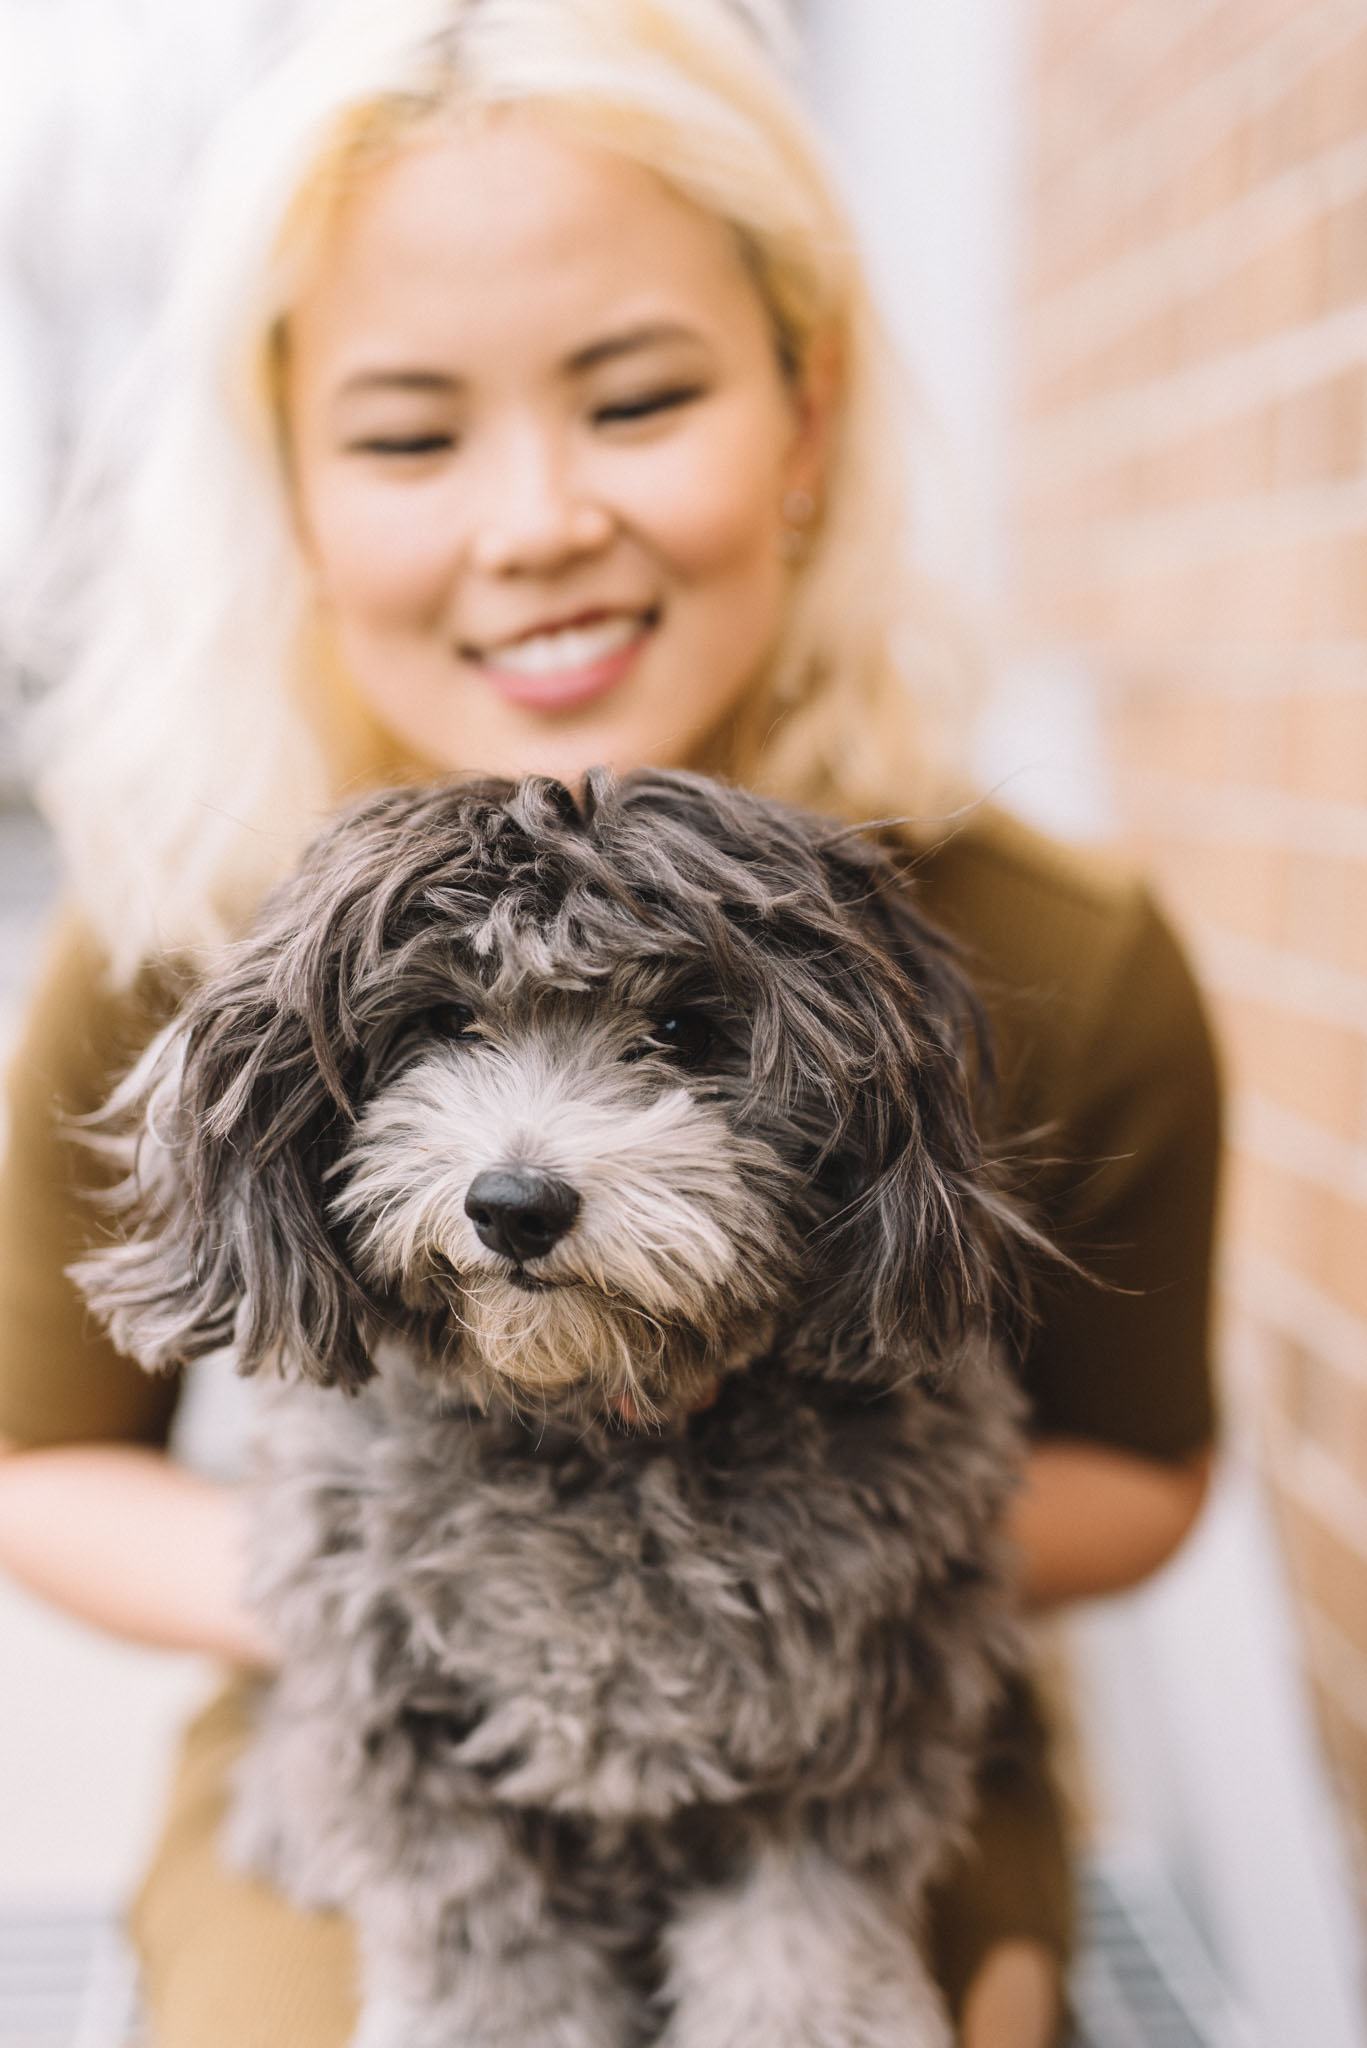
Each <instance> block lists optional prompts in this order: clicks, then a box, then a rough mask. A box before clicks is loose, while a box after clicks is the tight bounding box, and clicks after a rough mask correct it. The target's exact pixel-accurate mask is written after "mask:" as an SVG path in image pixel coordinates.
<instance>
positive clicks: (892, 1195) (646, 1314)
mask: <svg viewBox="0 0 1367 2048" xmlns="http://www.w3.org/2000/svg"><path fill="white" fill-rule="evenodd" d="M989 1064H990V1062H989V1054H988V1049H987V1044H986V1038H985V1034H984V1031H983V1028H982V1025H981V1019H980V1014H979V1010H978V1006H977V1004H976V1002H975V999H974V996H973V993H972V990H971V987H970V984H969V982H968V980H967V978H966V976H965V973H964V971H963V969H962V967H961V966H960V964H959V963H958V960H957V958H956V955H955V952H954V949H953V948H952V946H951V945H950V943H949V941H947V940H946V939H945V938H943V937H942V936H941V935H940V934H938V933H937V932H936V931H935V930H934V929H933V928H932V927H931V926H930V925H929V924H928V923H927V922H926V921H925V920H924V919H923V918H922V917H921V916H920V915H919V914H918V913H917V911H916V910H915V908H914V906H913V903H912V901H911V891H910V890H909V888H908V883H907V879H906V876H905V874H904V872H903V868H902V865H900V864H899V862H898V860H897V859H896V858H895V857H894V855H893V854H892V852H890V851H889V850H887V849H886V848H881V847H879V846H878V845H875V844H874V843H872V842H871V841H870V840H869V839H867V838H864V837H862V836H859V835H857V834H855V833H854V832H852V831H850V830H848V829H844V828H841V827H839V826H837V825H834V824H832V823H831V821H829V820H824V819H818V818H815V817H812V816H808V815H806V814H804V813H802V812H800V811H797V810H795V809H791V808H788V807H786V806H783V805H780V804H777V803H774V802H770V801H766V800H761V799H760V798H758V797H755V796H751V795H748V794H746V793H744V792H742V791H740V790H738V789H734V788H728V787H723V786H721V785H719V784H717V783H714V782H711V781H708V780H706V779H705V778H702V777H700V776H695V775H692V774H687V773H682V772H663V771H649V770H648V771H642V772H638V773H634V774H631V775H627V776H625V777H624V778H623V779H621V780H620V781H619V780H616V779H614V778H613V777H612V776H610V775H609V774H607V773H606V772H605V771H599V770H595V771H593V772H591V773H590V775H589V776H588V778H587V781H586V783H585V785H584V787H583V789H582V790H581V791H580V792H579V793H578V794H577V795H576V794H575V793H572V792H571V791H570V790H569V789H567V788H566V787H564V786H562V785H561V784H559V783H556V782H554V781H551V780H548V779H545V778H537V777H532V778H529V779H527V780H524V781H521V782H516V783H514V782H504V781H489V780H485V781H475V782H468V783H454V784H446V785H439V786H435V787H432V786H429V787H425V788H415V789H400V790H391V791H387V792H385V793H382V794H380V795H377V796H374V797H372V798H370V799H368V800H366V801H364V802H362V803H361V804H360V805H359V806H358V807H357V808H355V809H353V810H351V811H350V812H349V813H347V814H346V815H344V816H342V817H341V818H340V820H339V821H337V822H336V823H334V824H333V825H332V826H331V827H330V828H329V829H328V830H326V831H325V833H324V834H323V836H322V837H321V839H320V840H319V841H318V842H317V843H316V844H315V846H314V847H313V849H312V850H311V852H310V853H309V854H308V856H307V857H306V858H305V860H304V863H303V865H302V867H301V869H300V871H299V872H298V874H297V875H296V876H295V877H294V878H293V879H291V880H289V881H287V882H286V883H285V884H283V885H282V886H281V887H280V888H279V889H278V891H277V892H276V893H275V895H274V896H273V897H272V898H271V899H270V900H269V901H268V903H267V906H266V908H265V910H264V912H263V914H262V917H261V920H260V923H259V926H258V928H257V930H256V931H255V933H254V934H253V935H252V936H251V937H250V938H248V939H247V940H245V941H243V942H242V943H241V944H240V945H239V946H238V947H237V948H236V950H234V951H233V952H231V953H230V954H229V955H228V957H227V958H226V960H225V962H224V964H223V965H222V966H221V967H220V968H219V969H218V970H217V971H215V972H213V973H211V974H210V975H209V976H208V977H207V979H206V980H205V981H204V982H203V984H202V985H201V986H200V987H199V988H198V990H197V992H196V993H194V994H193V995H192V997H191V998H190V999H189V1001H188V1003H187V1005H186V1007H185V1008H184V1009H183V1011H182V1012H181V1014H180V1015H179V1016H178V1017H177V1019H176V1020H175V1022H174V1023H173V1024H172V1025H171V1026H170V1027H169V1028H168V1030H167V1031H166V1032H165V1033H164V1034H163V1035H162V1037H161V1038H160V1039H159V1040H158V1041H157V1042H156V1043H154V1044H153V1046H152V1047H151V1048H150V1049H149V1051H148V1053H147V1054H146V1056H145V1057H144V1059H143V1061H142V1062H141V1063H140V1065H139V1067H138V1068H137V1069H136V1070H135V1071H134V1073H133V1074H132V1076H131V1077H130V1078H129V1080H128V1081H127V1082H126V1083H125V1084H124V1086H123V1088H122V1089H121V1090H120V1091H119V1093H118V1094H117V1096H116V1097H115V1100H114V1103H113V1105H112V1108H111V1110H110V1112H109V1117H108V1120H107V1124H106V1128H107V1129H108V1130H112V1131H114V1132H115V1133H122V1135H121V1136H119V1137H117V1138H116V1139H112V1140H110V1141H109V1142H115V1143H117V1144H119V1145H121V1146H122V1148H123V1150H122V1156H123V1160H124V1167H125V1175H124V1179H123V1182H122V1185H121V1188H120V1190H119V1192H118V1193H117V1194H116V1196H115V1197H114V1205H115V1210H116V1228H115V1230H114V1231H113V1233H112V1236H111V1241H110V1242H108V1243H107V1244H105V1245H104V1246H103V1247H102V1248H101V1249H99V1250H98V1251H96V1252H95V1253H93V1254H92V1255H91V1256H90V1257H88V1258H87V1259H86V1260H85V1261H84V1262H83V1264H82V1266H81V1267H80V1268H79V1269H78V1277H79V1279H80V1281H81V1284H82V1285H83V1286H84V1287H85V1289H86V1291H87V1294H88V1297H89V1299H90V1302H91V1303H92V1305H93V1307H94V1308H95V1310H96V1311H97V1312H98V1314H99V1315H100V1316H101V1317H102V1318H103V1319H104V1320H105V1322H106V1323H107V1325H108V1327H109V1329H110V1330H111V1332H112V1334H113V1337H114V1338H115V1340H116V1341H117V1343H118V1344H119V1346H120V1347H121V1348H122V1349H123V1350H125V1351H128V1352H131V1353H132V1354H134V1355H135V1356H136V1357H138V1358H139V1359H140V1360H141V1361H142V1363H143V1364H144V1365H145V1366H147V1367H148V1368H149V1369H152V1370H157V1371H161V1370H168V1369H171V1368H175V1367H178V1366H181V1365H183V1364H185V1363H186V1362H187V1361H189V1360H192V1359H194V1358H196V1357H198V1356H200V1355H202V1354H205V1353H208V1352H211V1351H215V1350H219V1349H224V1348H226V1349H229V1350H230V1351H231V1353H232V1354H233V1356H234V1359H235V1361H236V1364H237V1367H238V1369H239V1370H240V1371H242V1372H244V1373H259V1374H260V1375H261V1377H262V1380H263V1382H265V1385H264V1386H263V1399H262V1409H261V1430H260V1445H259V1451H258V1468H257V1471H256V1474H255V1478H254V1481H253V1485H254V1513H253V1517H252V1528H253V1534H252V1549H253V1556H252V1564H251V1589H250V1590H251V1598H252V1599H253V1601H254V1602H255V1604H256V1607H257V1609H258V1611H259V1613H260V1615H261V1617H262V1619H263V1621H264V1624H265V1626H266V1628H267V1629H268V1631H269V1633H270V1635H271V1637H272V1638H273V1639H274V1640H275V1642H276V1643H278V1644H279V1645H280V1647H281V1651H282V1662H281V1666H280V1669H279V1672H278V1675H277V1676H275V1677H274V1678H273V1680H272V1681H271V1682H270V1683H269V1684H268V1685H266V1686H265V1687H264V1689H263V1691H262V1694H261V1698H260V1706H259V1715H258V1724H257V1729H256V1734H255V1739H254V1742H253V1744H252V1746H251V1747H250V1750H249V1752H248V1754H247V1756H246V1758H245V1760H244V1763H243V1765H242V1768H241V1774H240V1779H239V1782H238V1785H237V1790H236V1801H235V1807H234V1810H233V1813H232V1816H231V1820H230V1824H229V1835H228V1842H229V1848H230V1851H231V1853H232V1855H233V1856H234V1858H235V1859H236V1861H237V1862H238V1863H240V1864H242V1865H245V1866H246V1867H247V1868H250V1869H252V1870H254V1871H257V1872H259V1873H261V1874H263V1875H266V1876H269V1877H271V1878H273V1879H274V1880H275V1881H276V1882H278V1883H279V1884H281V1885H283V1886H284V1887H285V1888H286V1889H287V1890H288V1891H289V1892H290V1893H291V1894H292V1895H293V1896H294V1897H295V1898H297V1899H299V1900H301V1901H303V1902H306V1903H315V1904H323V1903H327V1904H338V1905H341V1906H343V1907H345V1909H346V1910H347V1911H348V1912H349V1913H350V1915H351V1916H352V1917H353V1919H354V1922H355V1925H356V1928H357V1930H358V1936H359V1942H360V1947H361V1955H362V1970H363V1996H362V2009H361V2018H360V2021H359V2031H358V2032H357V2034H356V2036H355V2048H639V2044H644V2043H648V2042H649V2043H657V2044H659V2048H944V2044H947V2043H948V2042H949V2039H950V2032H949V2027H948V2022H947V2019H946V2017H945V2013H944V2010H943V2007H942V2004H941V2001H940V1999H939V1996H938V1994H937V1992H936V1991H935V1990H934V1988H933V1986H932V1983H931V1980H930V1977H929V1974H928V1971H927V1968H926V1965H925V1963H924V1961H923V1959H922V1956H921V1954H920V1952H919V1949H918V1944H917V1934H918V1928H919V1925H920V1913H921V1899H922V1894H923V1891H924V1888H925V1884H926V1881H927V1879H928V1878H929V1877H930V1876H931V1875H932V1874H933V1872H934V1871H935V1870H936V1869H937V1867H938V1866H939V1864H940V1863H941V1861H942V1860H943V1858H944V1856H945V1854H946V1852H947V1850H948V1848H949V1847H950V1845H952V1844H953V1843H954V1842H955V1840H956V1838H957V1836H958V1834H959V1831H960V1830H961V1828H962V1825H963V1822H964V1819H965V1816H966V1814H967V1811H968V1807H969V1802H970V1796H971V1792H970V1787H971V1779H972V1773H973V1765H974V1756H975V1751H976V1748H977V1746H978V1744H979V1741H980V1738H981V1735H982V1732H983V1729H984V1724H985V1722H986V1720H987V1718H988V1715H989V1713H990V1710H991V1707H992V1705H993V1703H994V1700H995V1699H996V1697H997V1696H998V1693H999V1690H1000V1687H1001V1684H1002V1682H1003V1677H1004V1674H1006V1673H1007V1672H1008V1671H1009V1670H1010V1669H1011V1668H1012V1666H1013V1663H1014V1660H1015V1656H1016V1644H1015V1634H1014V1630H1013V1625H1012V1621H1011V1615H1010V1602H1009V1598H1008V1595H1007V1592H1006V1578H1007V1573H1006V1569H1005V1564H1004V1557H1003V1543H1002V1539H1001V1537H1000V1535H999V1530H1000V1525H1001V1522H1002V1518H1003V1514H1004V1510H1005V1506H1006V1504H1007V1501H1008V1499H1009V1495H1010V1491H1011V1488H1012V1486H1013V1484H1014V1481H1015V1472H1016V1465H1017V1457H1018V1444H1019V1426H1020V1414H1019V1402H1018V1398H1017V1396H1016V1394H1015V1392H1014V1391H1013V1384H1012V1380H1011V1378H1010V1375H1009V1372H1008V1370H1007V1367H1006V1364H1005V1363H1004V1357H1005V1353H1006V1350H1007V1348H1008V1346H1007V1339H1006V1336H1005V1334H1004V1333H1005V1332H1008V1331H1009V1330H1010V1328H1011V1327H1012V1316H1013V1312H1014V1304H1015V1303H1016V1302H1017V1301H1018V1299H1019V1295H1020V1284H1021V1283H1020V1275H1021V1271H1022V1265H1023V1259H1024V1253H1025V1249H1026V1248H1027V1246H1028V1243H1029V1240H1030V1237H1031V1232H1030V1229H1029V1226H1028V1224H1026V1223H1025V1222H1024V1221H1023V1220H1022V1217H1021V1216H1020V1214H1019V1213H1018V1212H1017V1210H1016V1208H1015V1207H1014V1206H1013V1204H1012V1203H1011V1202H1010V1201H1009V1200H1008V1199H1007V1198H1006V1196H1005V1195H1004V1193H1003V1191H1002V1188H1001V1186H1000V1184H999V1176H998V1175H997V1173H996V1172H995V1170H994V1168H993V1165H992V1162H991V1160H990V1158H989V1156H988V1153H987V1150H986V1148H985V1145H984V1141H983V1139H982V1137H981V1136H980V1133H979V1128H978V1123H977V1121H976V1118H975V1109H976V1107H977V1105H978V1104H979V1102H980V1101H981V1099H982V1097H983V1094H984V1091H985V1089H986V1087H987V1083H988V1068H989ZM339 1390H340V1391H339Z"/></svg>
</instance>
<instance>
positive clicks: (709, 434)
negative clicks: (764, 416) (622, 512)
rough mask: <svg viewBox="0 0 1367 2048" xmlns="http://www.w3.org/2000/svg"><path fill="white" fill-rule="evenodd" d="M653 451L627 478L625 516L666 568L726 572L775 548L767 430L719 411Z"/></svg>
mask: <svg viewBox="0 0 1367 2048" xmlns="http://www.w3.org/2000/svg"><path fill="white" fill-rule="evenodd" d="M655 457H656V459H655V460H654V461H653V462H652V463H651V464H650V465H649V467H648V469H647V468H646V466H644V465H643V467H642V471H641V473H639V474H638V475H637V476H636V477H635V478H634V480H633V483H634V488H633V489H632V491H631V498H632V510H631V512H630V514H629V515H628V518H629V523H631V524H632V525H633V526H634V527H635V530H636V531H637V532H638V533H639V534H642V535H644V536H645V537H646V539H647V540H648V541H649V542H650V543H651V545H652V546H653V549H654V551H655V553H656V554H657V555H658V556H659V558H660V559H661V561H662V562H663V564H664V565H665V566H666V567H667V568H669V569H671V570H672V571H673V572H674V573H676V574H678V575H680V576H683V577H687V578H690V579H692V578H696V577H702V576H707V575H711V574H717V573H726V574H733V573H734V572H735V571H736V570H737V569H738V568H740V567H742V566H743V565H744V564H746V563H749V562H752V561H753V560H754V559H755V558H756V557H763V558H767V557H769V556H771V555H773V556H776V555H777V554H778V552H779V543H780V538H781V514H780V510H779V507H780V505H781V501H782V487H781V483H780V460H779V455H778V451H777V450H776V448H775V445H774V440H773V437H772V436H771V435H769V434H764V433H759V432H755V431H754V430H753V428H752V429H751V430H750V431H746V430H745V423H744V422H742V421H740V420H736V419H733V417H731V415H730V414H729V413H719V416H718V417H717V418H716V420H715V421H713V422H711V423H709V425H708V426H707V427H706V429H704V430H700V431H698V432H696V433H693V434H690V435H687V436H680V438H679V440H678V441H677V442H675V443H674V444H672V445H671V446H669V447H667V448H665V449H661V450H659V451H655ZM619 502H620V501H619Z"/></svg>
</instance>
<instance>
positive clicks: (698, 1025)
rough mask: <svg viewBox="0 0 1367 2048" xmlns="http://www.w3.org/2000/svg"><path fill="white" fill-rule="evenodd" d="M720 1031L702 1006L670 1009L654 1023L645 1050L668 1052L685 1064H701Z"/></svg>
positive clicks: (641, 1049) (643, 1049)
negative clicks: (705, 1014) (714, 1026)
mask: <svg viewBox="0 0 1367 2048" xmlns="http://www.w3.org/2000/svg"><path fill="white" fill-rule="evenodd" d="M716 1036H717V1034H716V1032H715V1031H714V1030H713V1029H712V1026H711V1024H710V1023H709V1022H708V1020H707V1018H706V1017H705V1016H704V1015H703V1013H702V1011H701V1010H685V1009H678V1010H667V1011H666V1012H665V1014H664V1016H663V1017H657V1018H656V1020H655V1022H654V1023H653V1024H652V1025H651V1027H650V1037H649V1039H648V1040H647V1042H646V1043H645V1045H643V1046H642V1047H641V1048H640V1051H641V1052H667V1053H668V1054H669V1055H670V1057H671V1058H672V1059H673V1060H674V1061H675V1063H676V1064H677V1065H678V1066H681V1067H700V1066H701V1065H702V1063H703V1061H704V1060H705V1059H706V1058H707V1055H708V1054H709V1053H710V1052H711V1050H712V1047H713V1045H714V1044H715V1043H716Z"/></svg>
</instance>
